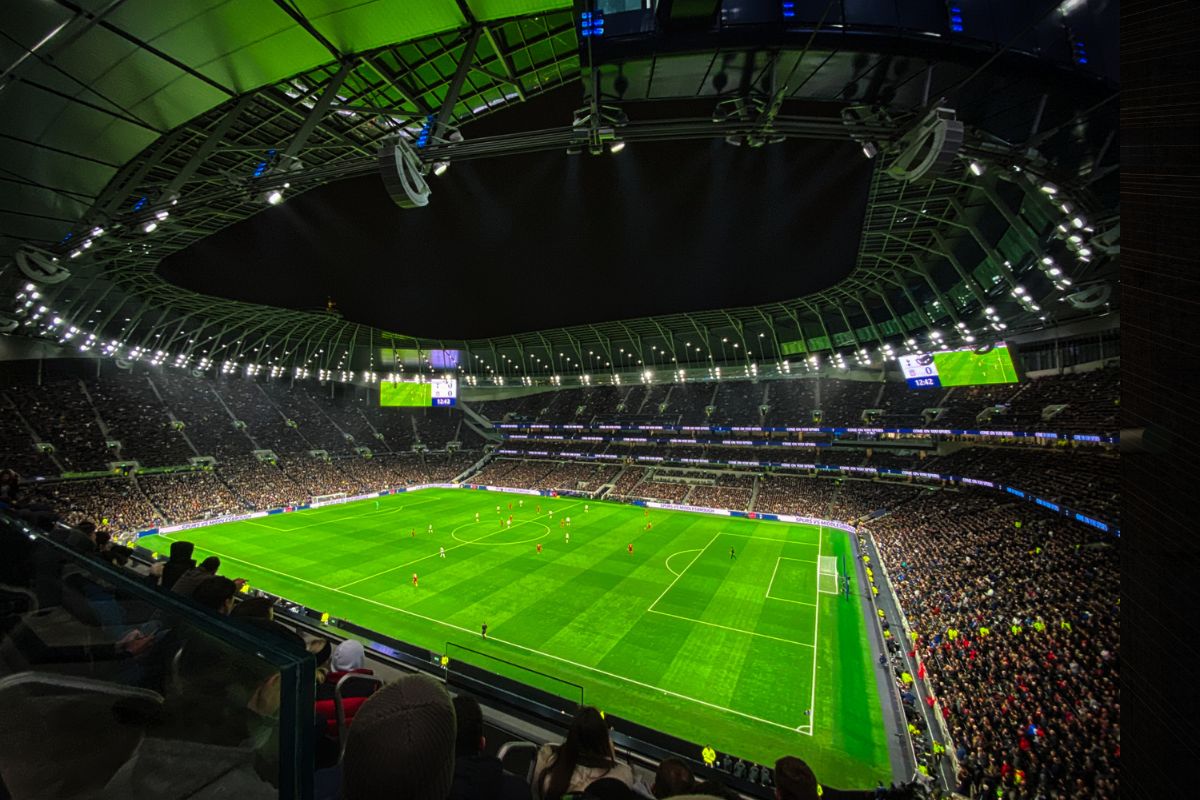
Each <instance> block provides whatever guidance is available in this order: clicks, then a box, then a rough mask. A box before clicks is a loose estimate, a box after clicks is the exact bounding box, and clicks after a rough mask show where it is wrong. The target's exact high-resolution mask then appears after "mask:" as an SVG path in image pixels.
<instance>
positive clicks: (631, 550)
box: [629, 542, 633, 555]
mask: <svg viewBox="0 0 1200 800" xmlns="http://www.w3.org/2000/svg"><path fill="white" fill-rule="evenodd" d="M629 555H633V542H630V543H629Z"/></svg>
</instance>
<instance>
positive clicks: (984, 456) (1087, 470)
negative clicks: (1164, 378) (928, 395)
mask: <svg viewBox="0 0 1200 800" xmlns="http://www.w3.org/2000/svg"><path fill="white" fill-rule="evenodd" d="M1119 465H1120V461H1119V457H1118V456H1117V455H1116V454H1115V453H1110V452H1108V451H1105V450H1101V449H1098V448H1094V447H984V446H977V447H967V448H963V449H962V450H956V451H955V452H953V453H951V454H949V455H946V456H935V457H932V458H927V459H925V460H924V461H923V462H922V463H921V467H920V468H921V469H922V470H928V471H932V472H939V473H941V474H944V475H966V476H969V477H972V478H979V479H982V480H990V481H994V482H998V483H1003V484H1005V485H1008V486H1015V487H1017V488H1018V489H1021V490H1023V491H1026V492H1030V493H1032V494H1035V495H1037V496H1038V497H1042V498H1044V499H1046V500H1050V501H1051V502H1054V503H1059V504H1062V505H1066V506H1067V507H1068V508H1071V509H1075V510H1079V511H1083V512H1085V513H1088V514H1092V515H1095V516H1099V517H1100V518H1102V519H1104V520H1107V521H1111V522H1118V521H1119V520H1120V513H1121V502H1120V500H1121V484H1120V467H1119Z"/></svg>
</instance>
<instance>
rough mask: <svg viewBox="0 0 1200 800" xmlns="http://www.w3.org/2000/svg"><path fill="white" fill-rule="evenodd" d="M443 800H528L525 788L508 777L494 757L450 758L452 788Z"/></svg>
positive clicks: (521, 783)
mask: <svg viewBox="0 0 1200 800" xmlns="http://www.w3.org/2000/svg"><path fill="white" fill-rule="evenodd" d="M447 800H529V785H528V784H527V783H525V781H523V780H521V779H520V778H518V777H517V776H516V775H510V774H508V773H507V772H505V771H504V768H503V767H502V766H501V765H500V759H498V758H496V757H494V756H488V755H484V754H483V753H476V754H475V755H461V754H460V755H456V756H455V757H454V785H453V786H451V787H450V795H449V797H448V798H447Z"/></svg>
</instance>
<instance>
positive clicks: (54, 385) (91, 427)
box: [5, 380, 115, 472]
mask: <svg viewBox="0 0 1200 800" xmlns="http://www.w3.org/2000/svg"><path fill="white" fill-rule="evenodd" d="M5 396H6V397H7V398H8V399H9V400H11V401H12V403H13V406H14V407H15V408H16V410H17V412H18V413H19V414H20V415H21V417H22V418H23V419H24V420H25V422H26V423H28V424H29V426H30V427H31V428H32V429H33V430H34V433H35V436H36V441H39V442H47V443H49V444H51V445H53V446H54V457H55V459H56V460H57V461H58V463H59V464H61V465H62V468H63V469H64V470H65V471H67V472H88V471H92V470H101V469H104V468H106V467H107V466H108V464H109V462H111V461H113V460H115V455H114V454H113V452H112V451H110V450H109V449H108V439H107V438H106V437H105V435H104V432H103V431H102V430H101V428H100V421H99V419H98V418H97V416H96V409H95V408H94V407H93V406H92V403H91V401H89V400H88V395H87V393H86V392H85V390H84V385H83V383H82V382H81V381H77V380H67V381H54V382H47V383H44V384H41V385H38V386H33V385H28V384H17V385H13V386H9V387H8V388H7V389H6V390H5ZM31 446H32V443H31Z"/></svg>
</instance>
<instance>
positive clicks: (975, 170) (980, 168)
mask: <svg viewBox="0 0 1200 800" xmlns="http://www.w3.org/2000/svg"><path fill="white" fill-rule="evenodd" d="M985 172H987V167H985V166H984V165H983V164H981V163H980V162H978V161H972V162H971V174H972V175H974V176H975V177H976V178H978V177H979V176H980V175H982V174H983V173H985Z"/></svg>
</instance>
